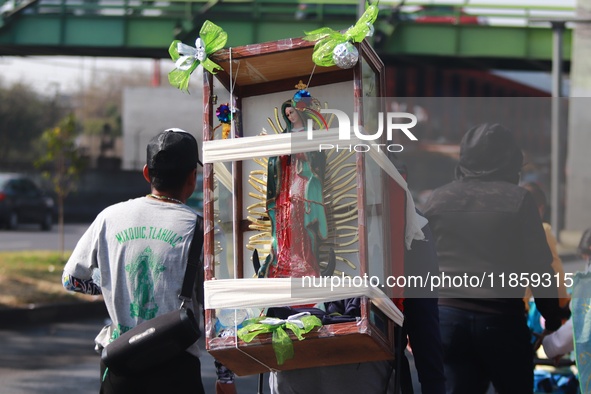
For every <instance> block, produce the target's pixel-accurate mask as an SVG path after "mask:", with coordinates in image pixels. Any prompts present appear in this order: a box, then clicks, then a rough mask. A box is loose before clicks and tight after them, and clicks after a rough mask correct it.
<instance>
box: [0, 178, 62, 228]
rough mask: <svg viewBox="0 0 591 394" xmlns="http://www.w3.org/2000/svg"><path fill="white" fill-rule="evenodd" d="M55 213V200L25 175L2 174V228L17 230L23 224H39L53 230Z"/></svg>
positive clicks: (0, 179)
mask: <svg viewBox="0 0 591 394" xmlns="http://www.w3.org/2000/svg"><path fill="white" fill-rule="evenodd" d="M54 213H55V203H54V200H53V198H51V197H50V196H49V195H47V194H46V193H45V192H43V191H42V190H41V189H40V188H39V187H38V186H37V184H35V182H33V180H32V179H31V178H30V177H28V176H26V175H23V174H16V173H0V226H3V227H6V228H8V229H16V228H17V227H18V225H19V224H21V223H33V224H39V225H40V226H41V229H42V230H45V231H48V230H51V226H52V225H53V217H54Z"/></svg>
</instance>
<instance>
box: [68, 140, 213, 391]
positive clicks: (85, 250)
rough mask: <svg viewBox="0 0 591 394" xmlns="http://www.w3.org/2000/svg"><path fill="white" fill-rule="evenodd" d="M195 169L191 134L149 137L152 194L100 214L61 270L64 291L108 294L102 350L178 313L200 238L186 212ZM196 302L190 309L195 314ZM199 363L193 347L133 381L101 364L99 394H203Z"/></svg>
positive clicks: (147, 173) (198, 223) (147, 174)
mask: <svg viewBox="0 0 591 394" xmlns="http://www.w3.org/2000/svg"><path fill="white" fill-rule="evenodd" d="M197 164H201V163H200V161H199V155H198V147H197V141H196V140H195V138H194V137H193V136H192V135H191V134H189V133H187V132H185V131H183V130H180V129H169V130H166V131H164V132H162V133H160V134H158V135H157V136H155V137H154V138H152V140H151V141H150V142H149V144H148V148H147V164H146V165H145V166H144V169H143V175H144V178H145V179H146V180H147V181H148V182H149V183H150V186H151V193H150V194H148V195H147V196H145V197H140V198H136V199H132V200H128V201H125V202H121V203H118V204H115V205H112V206H110V207H108V208H106V209H105V210H103V211H102V212H101V213H100V214H99V215H98V216H97V218H96V219H95V220H94V222H93V223H92V224H91V225H90V227H89V228H88V230H87V231H86V232H85V234H84V235H83V236H82V238H81V239H80V241H79V242H78V244H77V245H76V248H75V249H74V251H73V253H72V256H71V257H70V259H69V260H68V262H67V264H66V266H65V267H64V274H63V284H64V287H65V288H66V289H68V290H71V291H77V292H83V293H87V294H102V295H103V298H104V301H105V304H106V306H107V310H108V312H109V317H110V319H111V321H112V323H111V324H110V325H109V326H106V327H105V328H103V330H102V331H101V332H100V333H99V335H98V336H97V337H96V340H95V341H96V344H97V350H99V351H100V350H102V348H103V347H105V346H106V345H107V344H108V343H109V342H110V341H112V340H114V339H116V338H117V337H118V336H119V335H121V334H122V333H124V332H126V331H128V330H129V329H131V328H133V327H135V326H136V325H138V324H139V323H141V322H142V321H144V320H149V319H152V318H154V317H155V316H158V315H161V314H164V313H167V312H170V311H173V310H176V309H179V307H180V302H181V301H180V300H179V298H178V295H179V294H180V292H181V287H182V283H183V278H184V274H185V267H186V264H187V260H188V255H189V247H190V244H191V240H192V239H193V235H194V233H195V231H203V220H202V218H201V217H200V216H198V215H197V213H196V212H195V211H193V210H192V209H191V208H189V207H188V206H187V205H185V202H186V201H187V198H188V197H189V196H190V195H191V194H192V193H193V191H194V190H195V184H196V179H197ZM197 247H198V250H201V249H202V245H197ZM193 298H194V299H193V302H192V303H190V304H192V305H189V308H191V309H194V308H197V298H196V296H194V297H193ZM194 312H195V311H194ZM195 315H198V313H195ZM198 356H199V349H198V347H197V343H194V344H193V345H191V346H190V347H189V348H187V351H186V352H185V354H184V355H182V356H179V357H178V358H176V359H173V360H172V361H171V362H169V363H167V364H166V365H162V366H160V367H157V368H154V369H152V370H148V371H146V373H144V374H142V375H137V376H133V377H129V376H118V375H116V374H114V373H112V372H110V371H109V370H108V368H106V367H105V365H104V364H102V363H101V393H125V394H129V393H167V392H171V391H174V392H179V393H182V392H187V393H189V392H190V393H203V392H204V390H203V384H202V382H201V370H200V369H201V366H200V362H199V358H198Z"/></svg>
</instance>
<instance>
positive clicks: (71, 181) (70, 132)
mask: <svg viewBox="0 0 591 394" xmlns="http://www.w3.org/2000/svg"><path fill="white" fill-rule="evenodd" d="M77 136H78V127H77V124H76V118H75V117H74V115H72V114H70V115H68V116H66V117H65V118H64V119H63V120H62V121H60V123H59V124H58V125H57V126H56V127H52V128H50V129H47V130H45V131H44V132H43V134H42V135H41V142H42V145H43V147H44V148H45V152H44V154H43V155H42V156H41V157H40V158H39V159H38V160H37V161H36V162H35V166H36V167H38V168H40V169H41V170H42V173H43V175H44V176H45V177H46V178H48V179H49V180H50V181H51V184H52V185H53V189H54V192H55V194H56V196H57V205H58V228H59V233H60V251H61V254H62V256H63V255H64V200H65V199H66V197H67V196H68V194H70V192H72V191H74V190H76V186H77V183H78V179H79V178H80V175H81V173H82V171H83V170H84V168H85V163H86V162H85V160H84V158H83V157H82V155H81V153H80V151H79V150H78V147H77V145H76V137H77Z"/></svg>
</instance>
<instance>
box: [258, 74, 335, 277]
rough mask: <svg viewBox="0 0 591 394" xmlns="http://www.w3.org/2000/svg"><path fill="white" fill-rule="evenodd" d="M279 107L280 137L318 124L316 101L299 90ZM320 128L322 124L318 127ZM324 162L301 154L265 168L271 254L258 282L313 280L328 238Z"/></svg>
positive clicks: (318, 154)
mask: <svg viewBox="0 0 591 394" xmlns="http://www.w3.org/2000/svg"><path fill="white" fill-rule="evenodd" d="M296 87H298V88H299V89H300V90H299V91H298V92H297V93H296V95H294V98H293V99H292V100H287V101H285V102H284V103H283V105H282V106H281V114H282V115H283V118H284V120H285V122H286V124H287V126H286V128H285V129H284V130H283V133H295V132H300V131H304V130H305V126H306V122H307V119H308V118H310V117H313V118H314V119H315V120H316V121H318V120H319V119H318V117H320V119H321V115H320V114H319V112H318V110H319V109H320V108H319V107H320V105H319V103H318V100H316V99H314V98H313V97H311V96H310V94H309V93H308V92H307V91H306V90H305V85H303V86H302V85H297V86H296ZM320 124H322V123H321V122H320ZM325 170H326V157H325V155H324V153H322V152H305V153H297V154H293V155H285V156H278V157H270V158H269V162H268V167H267V202H266V209H267V212H268V215H269V218H270V221H271V235H272V242H271V252H270V253H269V255H268V256H267V258H266V259H265V262H264V264H263V265H262V266H261V268H260V269H259V272H258V276H259V277H270V278H288V277H302V276H308V275H309V276H319V275H320V274H321V270H320V266H319V261H318V259H319V257H318V256H319V246H320V243H321V242H322V241H323V240H326V238H327V235H328V228H327V217H326V210H325V207H324V196H323V184H324V175H325Z"/></svg>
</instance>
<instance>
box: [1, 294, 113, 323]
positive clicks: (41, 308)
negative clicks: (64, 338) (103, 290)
mask: <svg viewBox="0 0 591 394" xmlns="http://www.w3.org/2000/svg"><path fill="white" fill-rule="evenodd" d="M92 317H96V318H102V317H104V318H106V317H108V313H107V308H106V307H105V303H104V302H103V301H90V302H76V303H60V304H50V305H32V306H31V307H29V308H13V309H0V329H4V328H14V327H19V326H26V325H35V324H45V323H54V322H60V321H68V320H79V319H81V318H92Z"/></svg>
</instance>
